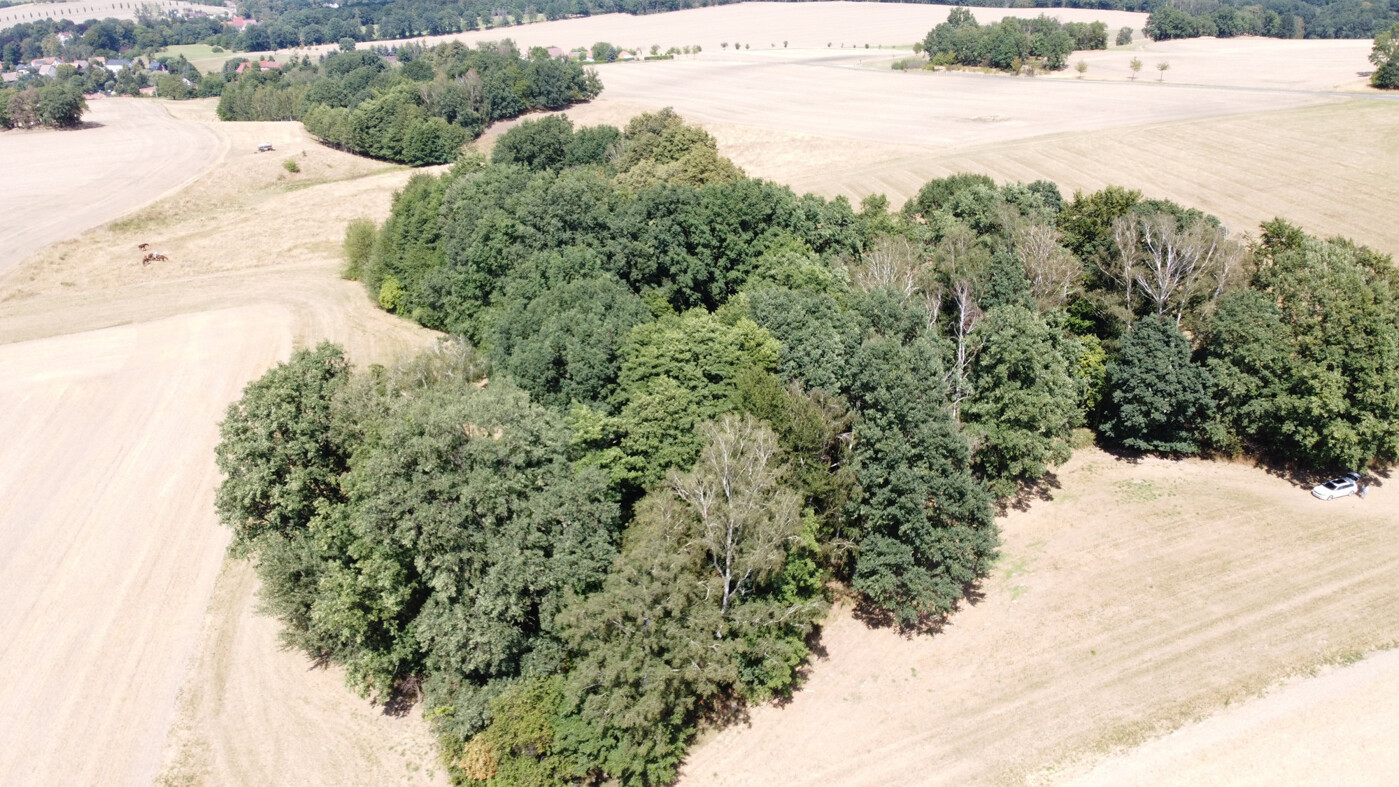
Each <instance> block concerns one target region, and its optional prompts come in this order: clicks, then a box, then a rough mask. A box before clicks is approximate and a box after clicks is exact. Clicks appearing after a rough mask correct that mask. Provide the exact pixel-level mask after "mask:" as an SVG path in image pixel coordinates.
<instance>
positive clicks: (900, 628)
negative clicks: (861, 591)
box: [851, 579, 986, 639]
mask: <svg viewBox="0 0 1399 787" xmlns="http://www.w3.org/2000/svg"><path fill="white" fill-rule="evenodd" d="M985 599H986V593H985V591H983V590H982V589H981V580H979V579H978V580H976V581H974V582H971V583H969V584H967V585H966V587H964V588H963V589H962V597H961V598H960V599H958V600H957V601H956V602H954V603H953V604H952V607H951V609H948V610H947V611H946V612H943V613H940V614H931V615H921V616H919V618H918V620H917V621H915V622H914V623H913V624H912V625H905V624H902V623H900V622H899V621H898V620H897V619H896V618H895V617H894V616H893V615H892V614H890V612H889V611H888V610H886V609H883V608H881V607H879V606H877V605H875V604H874V602H872V601H870V600H869V599H868V598H865V597H863V596H862V597H861V598H860V599H859V600H858V601H856V602H855V608H854V610H853V611H852V613H851V614H852V615H853V616H854V618H855V619H856V620H858V621H860V622H861V623H863V624H865V625H866V626H868V627H870V628H872V629H892V630H893V631H894V632H895V633H897V634H898V635H899V636H900V637H903V638H904V639H913V638H914V637H916V636H928V637H932V636H936V635H938V634H941V633H942V631H943V629H945V628H946V627H947V622H948V621H949V620H951V619H952V616H953V615H956V614H957V612H958V611H960V610H961V609H962V604H963V603H965V604H966V605H967V606H968V607H975V606H976V605H977V604H980V603H981V602H982V601H984V600H985Z"/></svg>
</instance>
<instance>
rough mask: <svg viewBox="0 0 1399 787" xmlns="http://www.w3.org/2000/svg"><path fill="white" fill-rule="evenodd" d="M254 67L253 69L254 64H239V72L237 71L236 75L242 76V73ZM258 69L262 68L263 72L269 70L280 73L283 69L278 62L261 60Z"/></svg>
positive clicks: (258, 62)
mask: <svg viewBox="0 0 1399 787" xmlns="http://www.w3.org/2000/svg"><path fill="white" fill-rule="evenodd" d="M252 67H253V64H252V63H239V64H238V69H237V71H235V72H234V73H238V74H241V73H243V72H244V71H247V70H248V69H250V68H252ZM257 67H258V68H260V69H262V70H263V71H268V70H276V71H280V70H281V68H282V64H281V63H278V62H277V61H276V60H259V61H257Z"/></svg>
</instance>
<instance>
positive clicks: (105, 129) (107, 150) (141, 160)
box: [0, 98, 224, 278]
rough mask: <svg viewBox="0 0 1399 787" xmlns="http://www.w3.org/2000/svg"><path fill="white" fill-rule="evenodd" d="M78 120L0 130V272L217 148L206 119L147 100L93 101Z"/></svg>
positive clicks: (157, 188)
mask: <svg viewBox="0 0 1399 787" xmlns="http://www.w3.org/2000/svg"><path fill="white" fill-rule="evenodd" d="M83 120H84V122H85V123H88V124H91V125H90V126H89V127H87V128H81V129H74V130H63V131H58V130H53V129H42V130H34V131H7V132H4V133H0V161H4V162H5V188H4V189H0V239H3V241H4V242H3V243H0V278H3V277H4V275H5V273H6V271H7V269H9V268H11V267H13V266H14V265H15V264H16V263H18V262H19V261H20V260H22V259H24V258H25V257H27V256H29V255H30V254H32V253H33V252H35V251H38V250H39V249H41V248H43V247H45V246H47V245H49V244H51V243H55V242H57V241H60V240H66V239H68V238H75V237H77V236H78V235H79V234H81V233H82V232H84V231H86V230H89V229H91V228H93V227H96V226H98V225H99V224H102V223H104V222H107V221H111V220H112V219H115V218H117V217H118V216H121V215H123V214H126V213H130V212H131V211H133V210H136V209H137V208H140V207H141V206H143V205H145V204H146V203H148V202H151V201H152V200H155V199H157V198H159V197H161V196H162V195H164V194H166V193H168V192H170V191H171V190H173V189H176V188H178V187H180V186H181V185H183V184H185V183H188V182H189V181H190V180H192V179H193V178H194V177H196V176H197V175H199V174H200V173H202V172H204V171H206V170H207V169H208V168H209V167H211V166H213V164H214V162H216V161H217V160H218V159H219V156H220V154H221V153H222V152H223V150H224V145H223V142H222V141H221V140H220V139H219V137H218V135H217V134H215V133H214V132H213V131H212V130H211V129H210V128H209V127H208V126H207V125H205V124H202V123H191V122H188V121H180V120H176V119H175V118H172V117H171V116H170V113H169V112H167V111H166V109H165V105H164V104H162V103H160V102H156V101H152V100H150V99H139V98H99V99H93V100H91V101H89V102H88V111H87V112H86V113H85V114H84V115H83ZM78 150H80V151H81V153H80V154H78V155H75V154H74V152H75V151H78Z"/></svg>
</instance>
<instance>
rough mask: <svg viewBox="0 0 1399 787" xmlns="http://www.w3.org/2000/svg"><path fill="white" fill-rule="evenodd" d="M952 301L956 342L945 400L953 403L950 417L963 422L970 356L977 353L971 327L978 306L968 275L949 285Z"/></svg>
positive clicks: (978, 318)
mask: <svg viewBox="0 0 1399 787" xmlns="http://www.w3.org/2000/svg"><path fill="white" fill-rule="evenodd" d="M952 302H953V305H954V307H955V308H956V310H957V311H956V314H954V315H953V317H954V321H953V324H952V337H953V339H955V340H956V343H957V353H956V355H955V357H954V358H953V361H952V368H951V369H949V370H948V371H947V390H948V399H949V401H950V402H951V404H952V418H953V420H955V421H957V422H958V423H961V422H962V414H961V413H962V400H964V399H966V398H967V397H968V396H971V385H970V381H969V377H970V371H971V364H972V359H973V358H974V357H975V356H976V350H977V347H976V346H975V345H974V343H973V340H974V337H973V334H972V330H973V329H974V328H976V325H977V323H979V322H981V317H982V314H981V309H980V307H978V306H977V303H976V290H975V288H974V287H973V286H972V281H971V279H969V278H962V279H958V280H957V281H956V282H954V283H953V285H952Z"/></svg>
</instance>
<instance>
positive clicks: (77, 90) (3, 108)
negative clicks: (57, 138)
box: [0, 66, 106, 129]
mask: <svg viewBox="0 0 1399 787" xmlns="http://www.w3.org/2000/svg"><path fill="white" fill-rule="evenodd" d="M96 70H97V71H101V73H102V74H105V73H106V72H105V71H103V70H102V69H96ZM91 76H92V75H91V74H89V75H80V74H79V73H78V72H77V71H76V70H75V69H74V68H73V67H72V66H68V67H67V68H64V69H63V70H62V71H61V73H60V74H59V75H58V76H57V77H54V78H44V77H37V76H35V77H30V78H28V79H25V80H23V81H20V82H17V83H14V84H11V85H4V86H0V129H12V128H35V127H37V126H46V127H48V128H73V127H75V126H77V125H79V124H80V123H82V119H83V112H85V111H87V101H86V100H85V99H84V98H83V94H84V93H86V92H89V91H90V90H91V82H90V79H89V78H88V77H91ZM96 78H99V79H100V78H102V77H100V76H99V77H96Z"/></svg>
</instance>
